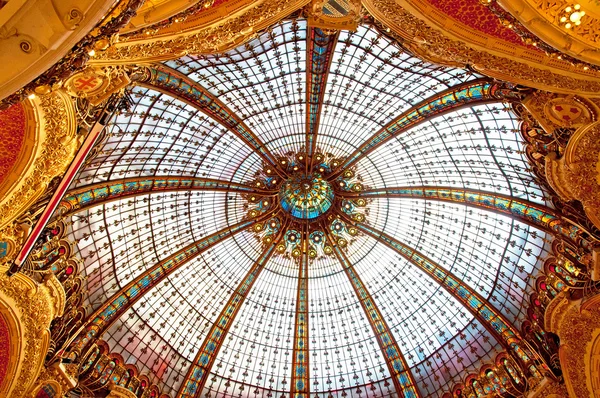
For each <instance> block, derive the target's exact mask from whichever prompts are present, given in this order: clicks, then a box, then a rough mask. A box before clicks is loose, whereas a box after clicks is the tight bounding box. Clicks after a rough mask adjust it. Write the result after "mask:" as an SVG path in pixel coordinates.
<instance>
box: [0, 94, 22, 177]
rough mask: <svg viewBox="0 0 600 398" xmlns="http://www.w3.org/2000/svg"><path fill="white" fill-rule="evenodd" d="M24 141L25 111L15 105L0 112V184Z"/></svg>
mask: <svg viewBox="0 0 600 398" xmlns="http://www.w3.org/2000/svg"><path fill="white" fill-rule="evenodd" d="M24 139H25V109H23V105H21V104H16V105H13V106H11V107H10V108H8V109H6V110H3V111H0V184H2V182H3V181H4V179H5V178H6V177H7V176H8V174H9V173H10V170H11V169H12V168H13V166H14V165H15V163H16V161H17V158H18V156H19V151H20V150H21V147H22V146H23V141H24Z"/></svg>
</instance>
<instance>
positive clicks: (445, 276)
mask: <svg viewBox="0 0 600 398" xmlns="http://www.w3.org/2000/svg"><path fill="white" fill-rule="evenodd" d="M343 218H344V219H345V220H346V221H347V222H349V223H351V224H354V225H355V226H356V228H358V229H359V230H360V231H362V232H363V233H365V234H367V235H368V236H371V237H372V238H374V239H376V240H377V241H379V242H382V243H383V244H385V245H386V246H388V247H389V248H390V249H392V250H394V251H395V252H396V253H398V254H399V255H400V256H402V257H404V258H405V259H406V260H408V261H409V262H410V263H412V264H413V265H415V266H416V267H418V268H419V269H420V270H421V271H423V272H424V273H426V274H427V275H429V276H430V277H431V278H432V279H433V280H434V281H435V282H437V283H438V284H439V285H440V286H442V287H443V288H444V289H446V291H448V293H450V294H451V295H452V296H454V297H455V298H456V300H458V301H459V302H460V303H461V304H462V305H463V306H464V307H465V308H466V309H467V310H469V312H471V313H472V314H473V316H474V317H475V318H477V320H479V322H481V324H482V325H484V326H485V328H486V329H488V330H489V331H490V333H491V334H492V335H493V336H494V337H495V339H496V340H497V341H498V343H500V344H501V345H502V346H503V347H504V348H505V349H507V350H508V351H511V352H513V353H514V354H516V356H517V357H518V358H519V359H520V360H521V361H522V363H523V364H525V365H530V364H531V362H532V360H533V359H534V358H533V356H534V355H535V353H533V352H531V351H530V350H527V349H525V348H524V345H522V344H523V343H524V341H523V338H522V337H521V335H520V333H519V331H518V329H517V328H515V327H514V326H513V325H512V324H511V323H510V322H509V321H508V320H507V319H506V318H505V317H504V316H503V315H502V314H501V313H500V311H498V310H497V309H496V308H494V307H493V306H492V305H490V304H489V303H488V302H487V301H486V300H485V299H484V298H483V297H482V296H481V295H479V293H477V292H476V291H474V290H473V289H471V288H470V287H469V286H468V285H466V284H465V283H463V282H462V281H461V280H460V278H458V277H457V276H456V275H454V274H453V273H451V272H450V271H448V270H446V269H445V268H444V267H442V266H440V265H439V264H437V263H436V262H435V261H433V260H431V259H429V258H428V257H427V256H425V255H423V254H422V253H420V252H419V251H417V250H415V249H413V248H411V247H409V246H407V245H405V244H403V243H402V242H400V241H398V240H396V239H394V238H393V237H391V236H390V235H388V234H386V233H384V232H382V231H379V230H376V229H374V228H372V227H370V226H368V225H366V224H363V223H361V222H354V221H351V220H349V219H348V218H347V217H345V216H343ZM524 344H526V343H524Z"/></svg>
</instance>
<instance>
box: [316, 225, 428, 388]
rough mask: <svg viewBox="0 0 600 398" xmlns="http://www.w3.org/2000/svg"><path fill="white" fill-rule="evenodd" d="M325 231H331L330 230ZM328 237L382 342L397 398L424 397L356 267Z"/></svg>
mask: <svg viewBox="0 0 600 398" xmlns="http://www.w3.org/2000/svg"><path fill="white" fill-rule="evenodd" d="M325 230H326V231H328V229H325ZM326 235H327V239H328V240H329V243H330V244H331V246H332V247H333V251H334V253H335V255H336V257H337V258H338V260H339V261H340V263H341V264H342V268H343V269H344V272H345V274H346V276H347V277H348V280H349V281H350V283H351V284H352V287H353V288H354V293H355V294H356V297H358V301H360V305H361V306H362V308H363V311H364V312H365V315H366V316H367V319H368V320H369V324H370V325H371V328H372V329H373V333H374V334H375V337H376V338H377V342H378V343H379V348H380V349H381V352H382V353H383V357H384V358H385V363H386V364H387V366H388V370H389V372H390V374H391V375H392V380H393V381H394V387H395V388H396V391H397V392H398V396H401V397H404V398H416V397H421V393H420V392H419V389H418V388H417V383H416V382H415V379H414V377H413V375H412V373H411V371H410V368H409V366H408V363H407V362H406V359H405V358H404V355H402V351H401V350H400V346H399V345H398V343H397V342H396V339H395V338H394V336H393V335H392V332H391V331H390V328H389V327H388V325H387V322H386V321H385V319H384V318H383V315H382V314H381V311H379V308H378V307H377V304H376V303H375V300H373V298H372V297H371V294H370V293H369V291H368V290H367V288H366V287H365V285H364V283H363V282H362V280H361V279H360V276H358V274H357V273H356V272H354V266H353V265H352V264H351V263H350V260H348V257H347V256H346V254H345V253H344V252H343V251H342V250H341V249H340V248H339V246H337V245H336V244H335V242H333V240H332V239H331V236H330V235H329V233H326Z"/></svg>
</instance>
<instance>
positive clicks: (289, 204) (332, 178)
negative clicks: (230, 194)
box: [243, 150, 368, 260]
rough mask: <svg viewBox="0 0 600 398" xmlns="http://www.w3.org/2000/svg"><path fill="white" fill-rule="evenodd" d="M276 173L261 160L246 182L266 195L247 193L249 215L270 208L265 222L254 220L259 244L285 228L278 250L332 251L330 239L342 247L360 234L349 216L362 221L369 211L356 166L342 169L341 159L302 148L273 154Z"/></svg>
mask: <svg viewBox="0 0 600 398" xmlns="http://www.w3.org/2000/svg"><path fill="white" fill-rule="evenodd" d="M277 162H278V165H279V166H280V169H281V170H282V172H281V171H280V173H282V174H284V175H280V176H278V175H276V172H277V171H276V170H274V168H273V167H271V166H267V165H265V166H264V167H263V170H262V171H261V172H259V173H258V175H257V176H256V178H255V179H254V180H253V181H250V182H249V185H252V186H255V187H257V188H260V189H263V190H265V191H266V192H269V195H259V194H257V193H254V194H245V195H243V197H244V198H245V200H246V205H245V206H246V210H247V212H248V217H249V218H255V217H257V216H258V215H259V214H264V213H267V212H271V214H273V216H272V217H271V218H270V219H268V220H267V221H265V222H259V223H256V224H255V225H254V226H253V232H254V234H255V236H256V238H257V239H258V240H259V241H261V242H262V244H263V245H268V244H271V243H272V242H273V240H274V239H275V237H276V236H277V235H279V234H283V236H282V239H281V241H280V242H279V244H278V245H277V247H276V255H281V256H284V257H291V258H294V259H300V258H301V257H302V254H307V255H308V257H309V259H311V260H312V259H318V258H321V257H323V256H333V255H334V250H333V245H337V246H339V247H342V248H344V247H346V246H347V245H348V244H349V243H351V242H352V241H353V240H354V239H355V237H356V236H358V234H359V233H358V229H357V228H355V227H353V226H352V225H350V224H349V223H348V221H350V220H352V221H358V222H363V221H365V219H366V215H367V213H368V209H367V203H368V201H367V200H365V199H364V198H358V197H357V196H356V193H357V192H361V191H362V190H363V189H364V186H363V184H362V182H361V181H362V179H361V178H360V176H357V175H356V172H355V168H354V167H351V168H349V169H347V170H340V167H341V165H342V163H343V161H342V159H337V158H335V157H334V156H333V155H332V154H329V153H322V152H317V153H315V155H314V156H313V157H312V159H311V158H309V156H308V155H306V153H305V152H304V151H303V150H302V151H301V152H299V153H287V154H285V155H284V156H280V157H279V158H278V159H277Z"/></svg>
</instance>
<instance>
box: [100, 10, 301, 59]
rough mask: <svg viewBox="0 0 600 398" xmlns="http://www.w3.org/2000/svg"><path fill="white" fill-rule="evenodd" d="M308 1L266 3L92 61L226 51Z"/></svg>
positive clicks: (133, 43)
mask: <svg viewBox="0 0 600 398" xmlns="http://www.w3.org/2000/svg"><path fill="white" fill-rule="evenodd" d="M308 2H309V0H284V1H281V0H263V1H255V2H253V5H252V8H249V9H245V10H244V12H243V13H241V14H237V13H234V14H233V15H228V16H225V17H223V18H218V19H217V21H213V23H211V24H209V25H208V26H200V27H195V28H194V29H191V30H186V31H184V32H181V33H179V32H177V33H173V34H170V35H167V36H160V37H151V38H149V39H133V40H129V41H125V42H120V43H116V44H115V45H113V46H110V47H109V48H108V49H107V50H106V51H104V52H101V53H100V52H99V53H98V54H97V55H96V57H95V58H94V59H93V60H91V61H90V63H92V64H96V65H107V64H112V65H114V64H135V63H140V62H151V61H164V60H169V59H176V58H180V57H182V56H184V55H186V54H213V53H217V52H223V51H227V50H229V49H232V48H234V47H235V46H237V45H239V44H240V43H243V42H245V41H247V40H249V39H250V38H252V37H254V35H255V34H256V32H258V31H260V30H262V29H265V28H266V27H268V26H269V25H271V24H273V23H275V22H277V21H279V20H281V19H283V18H284V17H286V16H287V15H289V14H290V13H291V12H293V11H295V10H298V9H299V8H301V7H303V6H305V5H306V4H307V3H308Z"/></svg>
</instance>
